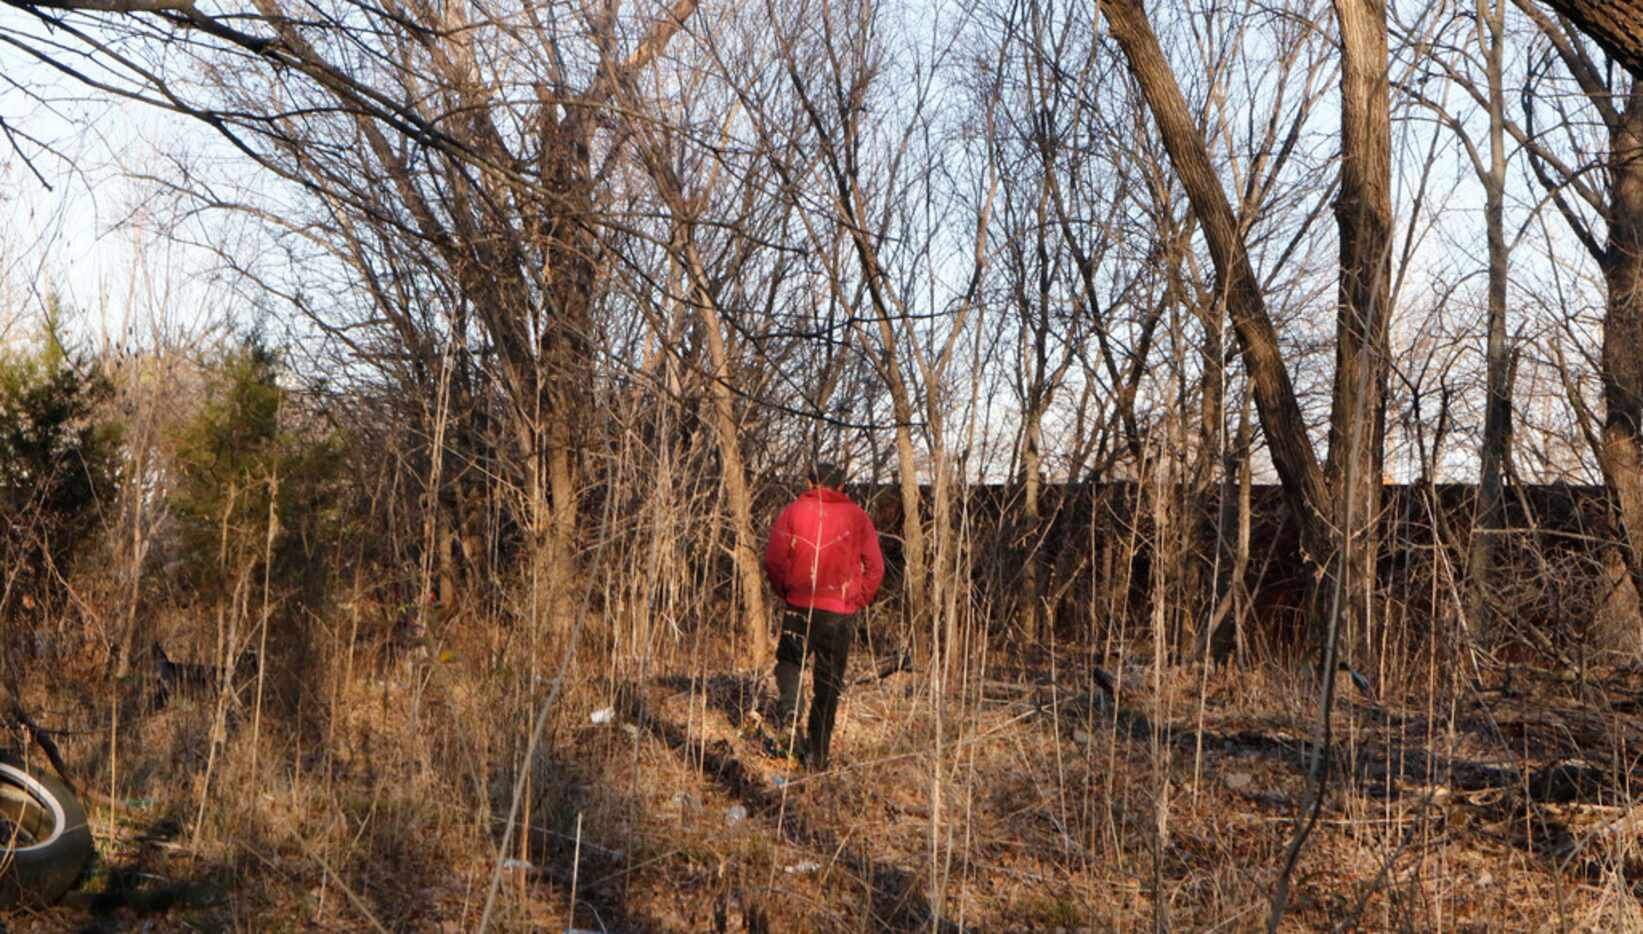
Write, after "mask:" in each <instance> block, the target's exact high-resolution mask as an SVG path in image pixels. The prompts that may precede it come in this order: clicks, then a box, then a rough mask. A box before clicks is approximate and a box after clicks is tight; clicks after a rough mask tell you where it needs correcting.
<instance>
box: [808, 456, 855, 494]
mask: <svg viewBox="0 0 1643 934" xmlns="http://www.w3.org/2000/svg"><path fill="white" fill-rule="evenodd" d="M808 479H809V480H810V482H811V483H814V484H815V485H817V486H825V487H832V488H833V489H835V490H836V489H839V488H840V487H842V486H844V481H845V480H846V479H847V477H846V475H845V472H844V468H843V467H840V466H839V465H837V464H833V463H829V462H828V461H815V462H813V463H812V464H811V465H810V476H809V477H808Z"/></svg>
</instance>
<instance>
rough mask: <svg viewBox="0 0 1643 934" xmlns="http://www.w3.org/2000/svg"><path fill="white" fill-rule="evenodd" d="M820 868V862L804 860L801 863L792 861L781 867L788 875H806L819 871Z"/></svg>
mask: <svg viewBox="0 0 1643 934" xmlns="http://www.w3.org/2000/svg"><path fill="white" fill-rule="evenodd" d="M821 868H822V867H821V863H813V862H810V861H808V860H806V861H805V862H802V863H794V864H793V865H791V866H789V867H787V868H786V869H783V870H782V872H785V873H787V874H788V875H790V876H808V875H810V874H811V873H813V872H819V871H820V870H821Z"/></svg>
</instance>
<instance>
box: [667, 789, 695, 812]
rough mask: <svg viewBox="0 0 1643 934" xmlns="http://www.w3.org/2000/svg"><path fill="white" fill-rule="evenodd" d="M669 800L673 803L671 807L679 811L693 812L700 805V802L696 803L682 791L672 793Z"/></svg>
mask: <svg viewBox="0 0 1643 934" xmlns="http://www.w3.org/2000/svg"><path fill="white" fill-rule="evenodd" d="M671 800H672V801H673V806H674V807H676V808H678V809H679V810H681V811H688V810H694V809H695V808H698V807H701V805H702V802H700V801H697V800H696V799H695V798H692V797H691V796H690V795H688V794H686V793H684V792H682V791H676V792H674V793H673V798H672V799H671Z"/></svg>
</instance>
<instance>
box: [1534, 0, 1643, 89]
mask: <svg viewBox="0 0 1643 934" xmlns="http://www.w3.org/2000/svg"><path fill="white" fill-rule="evenodd" d="M1541 3H1543V4H1544V5H1545V6H1548V7H1550V8H1551V9H1553V10H1556V11H1557V12H1558V13H1559V14H1561V15H1563V16H1566V17H1568V18H1569V21H1570V22H1572V23H1574V25H1575V27H1576V28H1577V29H1579V30H1580V31H1581V32H1583V33H1585V34H1586V35H1588V36H1591V37H1592V38H1593V39H1594V40H1596V41H1597V44H1598V45H1601V46H1602V47H1603V49H1604V51H1606V52H1608V53H1609V54H1610V55H1613V56H1614V57H1615V60H1616V61H1618V62H1620V64H1621V65H1623V66H1625V68H1626V70H1627V71H1630V72H1631V73H1632V74H1633V75H1636V76H1638V77H1639V78H1643V0H1541Z"/></svg>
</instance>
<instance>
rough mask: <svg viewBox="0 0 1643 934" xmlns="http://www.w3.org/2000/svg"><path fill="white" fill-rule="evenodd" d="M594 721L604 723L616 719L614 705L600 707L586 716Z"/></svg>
mask: <svg viewBox="0 0 1643 934" xmlns="http://www.w3.org/2000/svg"><path fill="white" fill-rule="evenodd" d="M588 719H589V720H592V721H593V722H594V723H598V724H605V723H609V722H610V721H612V720H614V719H616V708H615V707H601V708H599V709H598V710H595V711H594V712H593V713H592V714H590V715H589V716H588Z"/></svg>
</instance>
